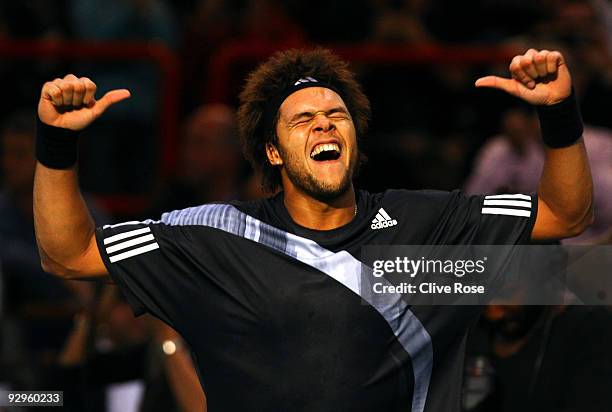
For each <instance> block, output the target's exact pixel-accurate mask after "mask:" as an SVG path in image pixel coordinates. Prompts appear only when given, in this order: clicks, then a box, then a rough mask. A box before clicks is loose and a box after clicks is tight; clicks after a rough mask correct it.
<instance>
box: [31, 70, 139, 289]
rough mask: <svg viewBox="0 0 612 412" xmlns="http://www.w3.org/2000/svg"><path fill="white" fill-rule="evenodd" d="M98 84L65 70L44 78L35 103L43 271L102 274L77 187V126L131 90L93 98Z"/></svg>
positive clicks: (36, 181)
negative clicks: (57, 76) (58, 76)
mask: <svg viewBox="0 0 612 412" xmlns="http://www.w3.org/2000/svg"><path fill="white" fill-rule="evenodd" d="M95 92H96V85H95V84H94V83H93V82H92V81H91V80H89V79H88V78H86V77H81V78H77V77H76V76H74V75H72V74H69V75H67V76H65V77H64V78H63V79H55V80H53V81H52V82H47V83H45V84H44V86H43V88H42V92H41V95H40V101H39V103H38V118H39V120H40V121H39V132H38V137H37V146H36V157H37V160H38V161H37V164H36V173H35V177H34V227H35V230H36V241H37V243H38V250H39V252H40V257H41V264H42V267H43V269H44V270H45V271H46V272H49V273H53V274H55V275H58V276H61V277H64V278H69V279H84V278H93V277H103V276H106V275H107V271H106V268H105V267H104V263H103V262H102V259H101V257H100V252H99V251H98V247H97V245H96V239H95V235H94V232H95V225H94V222H93V219H92V218H91V215H90V214H89V210H88V209H87V206H86V205H85V202H84V201H83V198H82V196H81V193H80V191H79V187H78V179H77V165H76V151H77V141H76V139H77V132H78V131H80V130H82V129H84V128H85V127H87V126H88V125H89V124H90V123H91V122H93V121H94V120H95V119H96V118H98V117H99V116H100V115H101V114H102V113H104V111H105V110H106V109H107V108H108V107H109V106H111V105H112V104H114V103H117V102H119V101H121V100H123V99H126V98H128V97H129V96H130V93H129V91H127V90H113V91H110V92H108V93H106V94H105V95H104V97H102V98H101V99H100V100H96V99H95Z"/></svg>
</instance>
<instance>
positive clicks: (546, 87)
mask: <svg viewBox="0 0 612 412" xmlns="http://www.w3.org/2000/svg"><path fill="white" fill-rule="evenodd" d="M510 75H511V78H510V79H507V78H503V77H498V76H486V77H481V78H480V79H478V80H476V83H475V85H476V87H492V88H496V89H500V90H503V91H505V92H506V93H509V94H511V95H513V96H516V97H518V98H520V99H523V100H525V101H526V102H528V103H530V104H532V105H538V106H540V105H545V106H550V105H553V104H556V103H559V102H561V101H562V100H564V99H565V98H566V97H568V96H569V95H570V94H571V92H572V79H571V76H570V73H569V70H568V68H567V65H566V63H565V59H564V58H563V55H562V54H561V53H559V52H558V51H548V50H540V51H537V50H535V49H529V50H528V51H527V52H526V53H525V54H523V55H518V56H515V57H514V58H513V59H512V62H511V63H510Z"/></svg>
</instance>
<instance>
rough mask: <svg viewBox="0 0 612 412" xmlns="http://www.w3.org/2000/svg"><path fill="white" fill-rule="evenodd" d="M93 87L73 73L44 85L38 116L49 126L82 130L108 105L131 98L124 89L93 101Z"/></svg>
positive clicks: (94, 92) (91, 83)
mask: <svg viewBox="0 0 612 412" xmlns="http://www.w3.org/2000/svg"><path fill="white" fill-rule="evenodd" d="M95 94H96V84H95V83H94V82H92V81H91V80H90V79H88V78H87V77H76V76H75V75H73V74H69V75H67V76H65V77H64V78H63V79H55V80H53V81H51V82H47V83H45V84H44V85H43V88H42V91H41V93H40V100H39V101H38V117H39V118H40V120H41V121H42V122H43V123H45V124H48V125H50V126H55V127H61V128H64V129H70V130H75V131H76V130H82V129H84V128H85V127H87V126H88V125H89V124H90V123H91V122H93V121H94V120H96V119H97V118H98V117H100V116H101V115H102V113H104V112H105V111H106V109H108V108H109V107H110V106H111V105H113V104H115V103H118V102H120V101H122V100H124V99H127V98H128V97H130V92H129V91H128V90H126V89H117V90H111V91H110V92H108V93H106V94H105V95H104V96H102V98H100V99H99V100H96V98H95Z"/></svg>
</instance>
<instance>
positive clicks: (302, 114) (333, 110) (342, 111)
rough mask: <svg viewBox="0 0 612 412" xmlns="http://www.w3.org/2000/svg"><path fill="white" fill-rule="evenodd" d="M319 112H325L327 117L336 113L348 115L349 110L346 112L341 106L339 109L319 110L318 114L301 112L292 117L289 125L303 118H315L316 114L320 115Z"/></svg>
mask: <svg viewBox="0 0 612 412" xmlns="http://www.w3.org/2000/svg"><path fill="white" fill-rule="evenodd" d="M319 112H323V113H325V114H326V115H330V114H334V113H344V114H347V115H348V110H346V109H345V108H344V107H341V106H337V107H333V108H331V109H329V110H317V111H316V112H308V111H305V112H300V113H296V114H295V115H293V116H292V117H291V119H289V122H288V123H293V122H295V121H296V120H297V119H300V118H302V117H314V115H315V113H319Z"/></svg>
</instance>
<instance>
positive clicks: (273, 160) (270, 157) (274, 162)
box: [266, 143, 283, 166]
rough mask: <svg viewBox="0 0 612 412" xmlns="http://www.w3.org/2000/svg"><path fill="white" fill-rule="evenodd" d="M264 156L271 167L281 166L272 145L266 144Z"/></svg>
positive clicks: (278, 155)
mask: <svg viewBox="0 0 612 412" xmlns="http://www.w3.org/2000/svg"><path fill="white" fill-rule="evenodd" d="M266 155H267V156H268V161H269V162H270V164H271V165H272V166H280V165H282V164H283V159H282V158H281V156H280V154H279V153H278V150H277V149H276V146H274V145H273V144H272V143H266Z"/></svg>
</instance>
